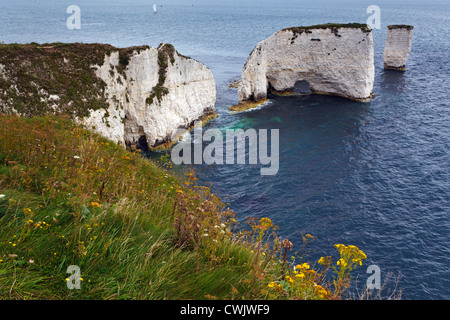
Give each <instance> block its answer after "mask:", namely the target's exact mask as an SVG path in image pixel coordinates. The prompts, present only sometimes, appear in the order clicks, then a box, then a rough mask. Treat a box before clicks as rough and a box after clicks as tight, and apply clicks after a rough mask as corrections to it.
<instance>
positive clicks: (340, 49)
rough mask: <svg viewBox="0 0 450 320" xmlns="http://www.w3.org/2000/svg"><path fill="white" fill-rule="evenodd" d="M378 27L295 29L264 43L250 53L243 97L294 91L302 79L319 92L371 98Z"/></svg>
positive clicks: (240, 93) (241, 93)
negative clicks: (371, 28)
mask: <svg viewBox="0 0 450 320" xmlns="http://www.w3.org/2000/svg"><path fill="white" fill-rule="evenodd" d="M374 76H375V71H374V50H373V39H372V32H371V30H370V29H368V28H367V29H365V28H364V27H329V28H328V27H312V28H289V29H284V30H281V31H278V32H277V33H275V34H274V35H272V36H271V37H269V38H268V39H266V40H263V41H262V42H260V43H259V44H258V45H257V46H256V47H255V49H254V50H253V52H252V53H251V54H250V56H249V58H248V60H247V62H246V64H245V66H244V69H243V72H242V80H241V84H240V87H239V90H238V95H239V102H240V103H242V102H245V101H258V100H261V99H264V98H266V96H267V93H268V90H269V89H272V90H275V91H290V90H292V88H293V87H294V85H295V83H296V82H297V81H306V82H308V84H309V86H310V88H311V91H312V92H313V93H321V94H332V95H338V96H342V97H346V98H350V99H355V100H361V101H367V100H369V99H370V98H371V96H372V91H373V83H374Z"/></svg>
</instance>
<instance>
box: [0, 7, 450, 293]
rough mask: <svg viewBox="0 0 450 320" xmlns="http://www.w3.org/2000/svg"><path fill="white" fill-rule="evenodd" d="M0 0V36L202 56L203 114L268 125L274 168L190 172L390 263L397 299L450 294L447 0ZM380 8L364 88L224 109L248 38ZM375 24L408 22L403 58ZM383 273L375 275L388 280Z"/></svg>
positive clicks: (327, 247) (240, 205)
mask: <svg viewBox="0 0 450 320" xmlns="http://www.w3.org/2000/svg"><path fill="white" fill-rule="evenodd" d="M76 2H77V3H74V2H73V1H24V0H19V1H14V2H11V1H1V2H0V12H1V16H2V19H0V30H1V32H0V41H5V42H6V43H10V42H19V43H25V42H32V41H34V42H38V43H43V42H54V41H60V42H76V41H77V42H101V43H110V44H112V45H115V46H119V47H124V46H131V45H141V44H148V45H151V46H157V45H158V44H159V43H161V42H169V43H172V44H174V45H175V47H176V48H177V50H178V51H179V52H180V53H182V54H184V55H188V56H192V57H193V58H195V59H197V60H199V61H201V62H203V63H205V64H206V65H207V66H208V67H210V68H211V70H212V71H213V73H214V76H215V78H216V82H217V92H218V97H217V103H216V108H217V111H218V113H219V115H220V116H219V118H217V119H216V120H213V121H212V122H210V123H209V124H208V126H207V127H208V128H226V127H229V128H242V129H246V128H255V129H262V128H267V129H279V130H280V169H279V172H278V174H277V175H275V176H261V175H260V171H259V166H257V165H234V166H229V165H223V166H220V165H216V166H206V165H205V166H196V167H195V169H196V170H197V172H198V175H199V178H200V181H201V182H202V183H211V184H212V187H213V190H214V191H215V192H216V193H217V194H219V195H220V196H223V197H226V196H229V197H228V198H227V200H228V201H229V202H230V203H231V208H232V209H234V210H235V211H237V212H238V214H239V217H240V218H241V219H244V218H245V217H246V216H253V217H270V218H271V219H272V221H273V222H274V223H275V224H277V225H279V226H280V230H279V234H280V235H281V236H282V237H287V238H289V239H290V240H291V241H292V242H293V243H294V246H295V247H294V250H295V248H297V250H300V246H301V242H300V236H301V234H304V233H311V234H313V235H314V236H316V237H317V239H316V240H315V241H314V242H313V243H312V245H311V249H314V250H316V252H315V253H313V254H311V255H310V259H317V258H318V257H320V256H322V255H334V256H335V250H334V248H333V244H334V243H344V244H354V245H357V246H358V247H359V248H361V249H362V250H364V251H365V252H366V253H367V256H368V261H367V262H366V263H365V264H364V265H363V267H361V269H360V272H359V274H358V286H360V287H361V288H363V287H364V285H365V279H367V276H368V275H367V274H366V273H365V270H366V268H367V266H368V265H370V264H376V265H378V266H379V267H380V269H381V280H382V281H384V280H385V279H386V277H387V275H388V273H393V277H397V278H399V279H398V284H397V286H398V287H399V288H401V289H402V291H403V295H402V297H403V299H449V298H450V289H449V287H450V248H449V243H450V165H449V164H450V151H449V147H450V142H449V139H450V122H449V120H450V110H449V107H450V106H449V95H450V94H449V89H448V87H449V86H448V82H449V80H450V66H449V63H448V62H449V58H450V57H449V49H450V45H449V41H450V34H449V31H450V29H449V19H450V5H449V4H448V2H447V1H425V0H424V1H387V0H383V1H377V3H372V1H350V0H348V1H332V0H328V1H325V0H323V1H290V2H289V1H281V2H280V1H277V2H275V1H274V2H269V1H267V2H264V3H262V2H261V1H250V0H247V1H246V0H243V1H239V2H231V3H230V2H227V4H226V5H225V4H222V3H221V2H220V1H210V2H208V3H209V5H205V4H201V3H199V2H198V1H197V2H196V1H193V2H192V3H194V4H195V5H194V6H192V3H191V2H189V3H188V4H186V5H180V4H175V2H169V1H160V2H161V4H162V5H163V7H160V8H159V11H160V13H159V14H157V15H154V14H153V13H152V8H151V7H152V5H153V2H148V1H76ZM71 4H77V5H79V6H80V8H81V18H82V22H81V23H82V28H81V30H68V29H67V28H66V19H67V17H68V16H69V15H68V14H66V12H65V11H66V8H67V7H68V6H69V5H71ZM371 4H377V5H378V6H380V8H381V29H380V30H374V31H373V35H374V44H375V68H376V79H375V87H374V92H375V95H376V96H375V98H374V99H373V100H372V101H371V102H369V103H356V102H351V101H347V100H345V99H341V98H337V97H326V96H294V97H277V98H273V99H271V103H270V104H268V105H267V106H265V107H264V108H261V109H259V110H255V111H252V112H245V113H240V114H235V115H231V114H229V113H228V111H227V110H228V107H229V106H230V105H232V104H234V103H236V102H237V91H236V89H230V88H228V87H227V84H228V83H229V82H231V81H232V80H234V79H236V78H238V77H239V75H240V72H241V70H242V66H243V64H244V63H245V60H246V58H247V56H248V54H249V53H250V52H251V50H252V49H253V47H254V46H255V45H256V44H257V43H258V42H259V41H261V40H263V39H265V38H267V37H268V36H270V35H271V34H273V33H274V32H276V31H277V30H279V29H281V28H285V27H291V26H299V25H310V24H319V23H326V22H365V21H366V19H367V18H368V16H369V14H367V13H366V8H367V7H368V6H369V5H371ZM388 24H412V25H414V27H415V28H414V39H413V47H412V52H411V55H410V59H409V61H408V63H407V71H406V72H404V73H400V72H394V71H384V70H383V69H382V67H383V65H382V51H383V48H384V40H385V36H386V31H385V30H386V26H387V25H388ZM394 286H395V281H394V279H392V280H390V281H389V282H388V285H387V291H388V292H387V293H389V290H393V288H394Z"/></svg>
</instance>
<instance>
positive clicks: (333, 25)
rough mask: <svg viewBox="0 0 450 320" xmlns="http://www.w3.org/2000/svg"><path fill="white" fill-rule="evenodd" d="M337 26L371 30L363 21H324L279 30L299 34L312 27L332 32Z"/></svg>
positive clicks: (308, 30) (365, 30)
mask: <svg viewBox="0 0 450 320" xmlns="http://www.w3.org/2000/svg"><path fill="white" fill-rule="evenodd" d="M339 28H359V29H361V31H363V32H370V31H372V29H371V28H370V27H369V26H368V25H367V24H365V23H325V24H316V25H312V26H301V27H291V28H285V29H282V30H281V31H293V32H294V34H301V33H303V32H310V30H312V29H331V31H332V32H333V31H335V30H337V29H339Z"/></svg>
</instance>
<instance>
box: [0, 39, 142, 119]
mask: <svg viewBox="0 0 450 320" xmlns="http://www.w3.org/2000/svg"><path fill="white" fill-rule="evenodd" d="M147 48H148V46H139V47H129V48H115V47H113V46H110V45H107V44H98V43H92V44H84V43H70V44H69V43H45V44H37V43H30V44H1V45H0V111H2V112H4V113H10V112H11V111H12V110H11V108H14V109H15V110H16V111H17V112H18V113H19V114H21V115H24V116H40V115H45V114H48V113H64V114H68V115H70V116H71V117H85V116H88V115H89V113H90V110H98V109H100V108H105V109H106V108H107V107H108V105H107V100H106V96H105V92H104V90H105V87H106V84H105V83H104V82H103V80H101V79H100V78H98V77H97V76H96V75H95V68H94V67H93V66H95V65H99V66H100V65H102V64H103V63H104V59H105V56H106V55H110V54H111V53H112V52H114V51H118V52H119V65H118V66H117V67H116V68H117V71H118V72H119V73H121V74H122V75H125V73H124V70H125V68H126V66H127V65H128V61H129V59H130V57H131V55H132V54H133V53H134V52H135V51H138V52H139V51H140V50H145V49H147ZM50 96H53V98H50ZM53 104H55V105H57V107H56V108H53V107H52V105H53Z"/></svg>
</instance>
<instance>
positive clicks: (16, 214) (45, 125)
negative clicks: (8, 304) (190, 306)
mask: <svg viewBox="0 0 450 320" xmlns="http://www.w3.org/2000/svg"><path fill="white" fill-rule="evenodd" d="M163 164H164V165H163ZM163 164H161V163H157V162H154V161H151V160H149V159H145V158H143V157H142V156H141V155H140V154H139V153H130V152H127V151H126V150H124V149H123V148H121V147H119V146H118V145H116V144H114V143H113V142H111V141H109V140H107V139H105V138H102V137H101V136H99V135H97V134H95V133H93V132H91V131H88V130H86V129H84V128H83V127H81V126H78V125H76V124H74V122H73V121H71V120H70V119H68V117H61V116H59V117H56V116H46V117H34V118H25V117H18V116H14V115H11V116H6V115H2V114H0V244H1V245H0V275H1V276H0V298H1V299H50V300H54V299H64V300H65V299H90V300H94V299H95V300H111V299H138V300H141V299H142V300H143V299H295V300H297V299H302V300H303V299H333V300H336V299H342V298H343V297H344V294H345V292H347V290H348V288H349V281H350V274H349V272H350V271H349V270H351V269H352V268H356V267H357V266H359V265H360V264H362V260H363V259H365V255H364V253H363V252H362V251H360V250H359V249H358V248H356V247H354V246H344V245H343V244H337V245H335V248H336V249H337V250H338V251H339V255H340V259H339V256H338V257H337V259H339V262H338V263H337V265H336V269H335V270H336V273H335V274H333V270H334V269H333V268H334V267H333V268H331V265H332V257H331V256H330V257H323V258H321V260H319V262H318V266H316V264H317V263H315V264H313V263H311V265H310V264H308V263H302V264H300V265H298V266H296V268H295V271H294V268H293V267H294V261H292V260H291V256H293V255H294V254H293V252H295V251H298V250H299V248H292V243H290V242H289V241H288V240H287V239H284V240H283V241H282V239H279V238H278V237H276V234H274V233H273V232H274V230H275V229H276V226H274V225H273V224H272V221H271V220H270V219H268V218H260V219H259V220H258V219H250V220H249V221H248V225H247V226H244V227H242V226H240V225H238V222H236V220H235V219H234V213H233V212H232V211H230V210H229V209H228V208H226V206H225V205H224V204H223V203H222V201H221V200H220V198H218V197H216V196H214V195H213V194H211V192H210V190H209V189H208V188H206V187H203V186H200V185H197V183H196V178H195V175H194V174H193V173H192V172H189V173H186V174H185V176H184V177H183V176H179V177H177V176H175V175H173V174H171V172H170V171H169V170H168V167H171V165H170V164H167V163H166V162H163ZM237 225H238V229H239V231H238V230H235V228H236V226H237ZM302 239H303V242H304V243H303V244H304V246H306V244H307V243H308V242H309V241H312V240H313V239H314V237H313V236H311V235H308V234H306V235H304V236H302ZM291 249H293V250H292V252H290V251H291ZM303 249H304V248H303ZM300 251H301V250H300ZM298 258H299V257H297V259H298ZM302 258H305V257H302ZM297 261H298V260H297ZM303 262H304V260H303ZM71 265H76V266H78V267H79V268H80V273H81V277H82V281H81V280H80V281H81V284H80V286H81V290H76V289H74V290H69V289H68V288H67V283H68V282H70V283H73V282H71V279H70V278H69V274H68V273H67V268H68V267H69V266H71ZM330 270H331V272H330V273H329V271H330Z"/></svg>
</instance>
